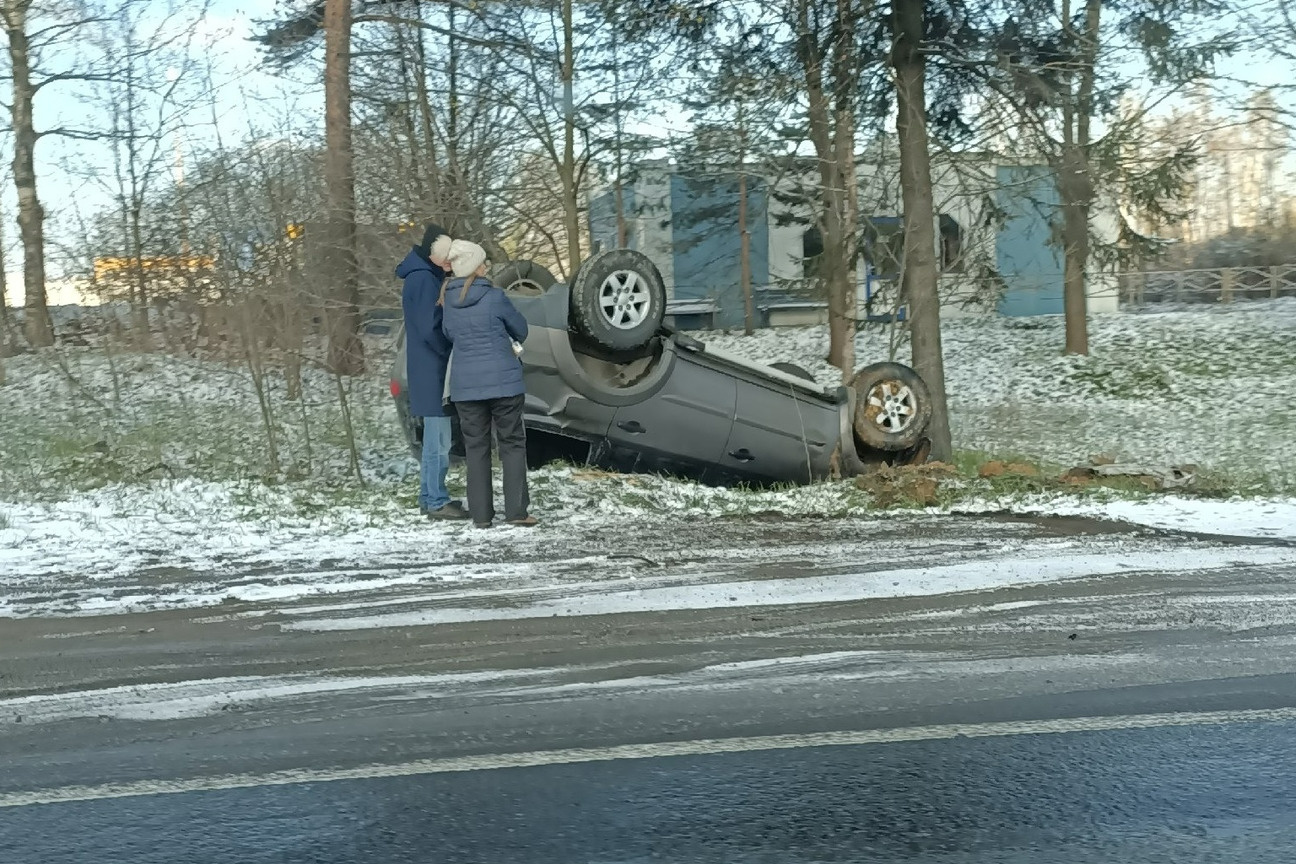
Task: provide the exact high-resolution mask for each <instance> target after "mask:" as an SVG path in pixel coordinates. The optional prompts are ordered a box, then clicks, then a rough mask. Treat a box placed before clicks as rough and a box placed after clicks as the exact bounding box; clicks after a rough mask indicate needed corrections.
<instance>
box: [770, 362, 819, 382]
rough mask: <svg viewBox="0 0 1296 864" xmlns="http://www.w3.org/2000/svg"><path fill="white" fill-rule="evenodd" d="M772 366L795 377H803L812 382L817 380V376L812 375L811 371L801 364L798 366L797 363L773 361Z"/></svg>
mask: <svg viewBox="0 0 1296 864" xmlns="http://www.w3.org/2000/svg"><path fill="white" fill-rule="evenodd" d="M770 368H771V369H777V370H778V371H780V372H783V373H786V374H788V375H791V376H793V377H795V378H801V379H802V380H805V381H810V382H812V383H813V382H814V380H815V377H814V376H813V375H811V374H810V373H809V372H807V371H806V370H804V369H802V368H801V367H800V366H798V365H797V364H795V363H771V364H770Z"/></svg>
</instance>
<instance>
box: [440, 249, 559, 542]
mask: <svg viewBox="0 0 1296 864" xmlns="http://www.w3.org/2000/svg"><path fill="white" fill-rule="evenodd" d="M450 266H451V267H452V268H453V270H454V275H455V278H454V279H451V280H450V281H449V282H447V283H446V284H445V288H444V292H445V293H444V294H443V297H444V298H445V300H444V303H445V305H444V307H443V309H444V312H443V327H444V328H445V335H446V337H447V338H449V340H450V342H451V343H452V345H453V346H454V349H453V353H452V355H451V360H450V401H451V402H453V403H454V404H455V409H456V410H457V411H458V412H459V428H460V431H461V432H462V433H463V439H464V451H465V453H466V456H467V463H468V513H469V514H470V515H471V516H472V520H473V524H474V525H476V526H477V527H478V528H489V527H490V525H491V522H492V521H493V520H494V518H495V496H494V493H493V489H492V477H491V433H492V431H493V432H494V434H495V439H496V440H497V441H498V442H499V454H500V462H501V463H502V465H503V468H504V518H505V520H506V521H507V522H508V523H509V524H510V525H521V526H528V527H529V526H532V525H535V524H537V522H538V520H537V519H536V518H535V517H534V516H532V515H531V513H530V506H531V499H530V493H529V491H528V489H527V462H526V427H525V426H524V425H523V422H522V409H523V404H524V402H525V399H526V396H525V393H526V388H525V386H524V385H523V383H522V360H521V359H520V357H519V353H518V350H517V348H516V347H515V344H516V345H517V346H520V344H521V343H522V342H523V341H525V340H526V337H527V322H526V319H525V318H523V317H522V314H521V313H520V312H518V311H517V309H516V308H515V307H514V306H513V303H512V301H511V300H509V298H508V296H507V295H506V294H505V293H504V292H503V291H502V290H501V289H499V288H497V287H495V285H494V284H493V283H492V282H491V281H490V279H489V278H487V276H486V251H485V250H484V249H482V247H480V246H478V245H477V244H476V243H469V242H468V241H466V240H455V241H454V242H453V243H451V244H450Z"/></svg>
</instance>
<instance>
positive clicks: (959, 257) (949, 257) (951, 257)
mask: <svg viewBox="0 0 1296 864" xmlns="http://www.w3.org/2000/svg"><path fill="white" fill-rule="evenodd" d="M940 250H941V270H942V271H944V272H946V273H962V272H963V266H964V262H963V229H962V228H961V227H959V224H958V223H957V222H955V221H954V217H953V216H947V215H946V214H944V213H942V214H940Z"/></svg>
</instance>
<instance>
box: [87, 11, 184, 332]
mask: <svg viewBox="0 0 1296 864" xmlns="http://www.w3.org/2000/svg"><path fill="white" fill-rule="evenodd" d="M205 11H206V10H205V8H203V7H199V8H198V9H196V10H194V9H191V10H190V11H187V12H185V13H181V12H179V11H178V7H176V6H174V5H170V6H168V7H167V8H163V9H161V10H159V5H158V3H157V2H155V0H148V2H146V0H122V2H120V5H118V6H117V7H116V8H115V9H113V10H111V12H110V13H109V14H108V15H107V20H106V21H105V22H104V26H102V27H101V28H99V29H98V30H97V31H96V34H95V36H94V39H93V41H95V42H97V43H99V44H100V50H101V51H102V53H103V55H104V56H105V57H106V58H108V62H109V65H108V66H107V68H106V69H105V75H104V77H103V80H102V81H99V82H98V83H97V85H96V88H95V92H94V95H93V96H92V97H91V98H90V99H89V100H88V101H89V104H90V105H91V106H92V108H93V111H92V115H93V116H103V117H107V118H108V120H107V124H106V127H105V128H104V129H103V130H102V135H103V138H104V140H105V141H106V142H107V143H108V145H109V147H110V148H111V153H112V168H111V171H110V172H102V171H99V170H98V166H91V170H89V172H88V174H87V180H89V181H90V182H93V183H98V184H99V185H100V186H102V187H103V188H104V191H105V192H107V193H108V194H109V195H111V196H112V199H113V201H114V202H115V205H116V212H115V214H114V218H112V219H111V220H110V222H109V225H108V226H106V227H107V229H108V230H107V231H106V232H105V233H104V234H103V235H101V236H100V237H99V238H98V239H99V241H100V245H101V250H102V251H106V252H108V253H109V254H110V255H112V256H113V259H111V263H113V264H121V263H125V265H126V266H125V267H124V268H114V270H113V272H115V273H116V272H121V273H124V275H125V280H124V281H125V283H126V284H125V294H126V296H127V297H128V298H129V300H130V305H131V309H132V313H133V318H134V325H133V328H132V329H133V330H134V336H135V339H136V342H137V346H138V347H139V348H141V349H143V350H149V349H151V348H152V335H151V333H150V323H149V322H150V306H151V305H152V303H153V302H154V301H156V300H160V299H163V297H165V296H167V295H169V294H171V293H174V292H175V290H176V285H177V283H179V282H183V281H184V280H185V279H186V278H192V270H193V263H194V262H193V261H192V260H191V258H190V255H189V252H190V250H189V248H188V245H189V244H188V243H187V242H184V238H185V236H186V234H187V219H185V202H184V200H183V198H181V200H180V202H179V204H180V206H179V207H178V215H179V216H180V217H181V224H180V231H179V234H180V237H181V238H182V242H181V243H180V244H178V245H177V244H176V243H175V237H176V234H177V232H176V226H175V224H174V221H173V219H172V218H168V219H166V221H165V222H162V221H161V220H159V219H158V218H157V214H156V213H154V212H150V211H151V209H152V206H151V205H152V204H153V199H154V198H156V196H158V195H159V194H160V193H161V192H162V191H163V189H164V186H163V184H164V181H165V179H166V178H167V176H168V174H169V171H168V166H169V164H170V163H171V161H172V154H173V153H174V154H175V157H176V158H177V159H179V158H182V157H181V137H182V135H184V133H185V130H186V127H187V125H188V124H189V122H190V121H191V118H192V114H193V112H194V110H195V109H196V108H197V106H198V104H199V91H200V84H201V82H200V81H198V80H197V76H196V74H195V72H196V68H195V64H194V61H193V58H192V56H191V53H190V48H191V42H192V39H193V36H194V32H195V28H196V25H197V24H198V23H199V21H200V20H201V19H202V17H203V15H204V14H205ZM191 79H193V80H191ZM176 167H177V169H179V167H180V166H178V165H177V166H176ZM169 215H170V216H174V215H177V214H169ZM113 223H115V224H113ZM105 245H106V246H107V249H104V248H103V247H104V246H105ZM176 253H179V254H178V255H177V254H176ZM108 263H110V262H109V261H105V262H104V264H108ZM114 281H117V280H114ZM159 282H160V283H161V287H160V296H155V287H157V283H159Z"/></svg>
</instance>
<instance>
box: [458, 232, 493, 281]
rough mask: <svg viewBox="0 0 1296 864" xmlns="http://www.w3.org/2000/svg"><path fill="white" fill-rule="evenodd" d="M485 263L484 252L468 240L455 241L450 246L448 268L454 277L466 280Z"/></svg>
mask: <svg viewBox="0 0 1296 864" xmlns="http://www.w3.org/2000/svg"><path fill="white" fill-rule="evenodd" d="M485 263H486V250H485V249H483V248H482V247H480V246H478V245H477V244H476V243H472V242H470V241H468V240H455V241H454V242H453V243H451V244H450V266H451V268H453V269H454V275H456V276H458V277H460V278H465V279H466V278H468V277H469V276H472V275H473V274H474V273H476V272H477V268H478V267H480V266H481V265H483V264H485Z"/></svg>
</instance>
